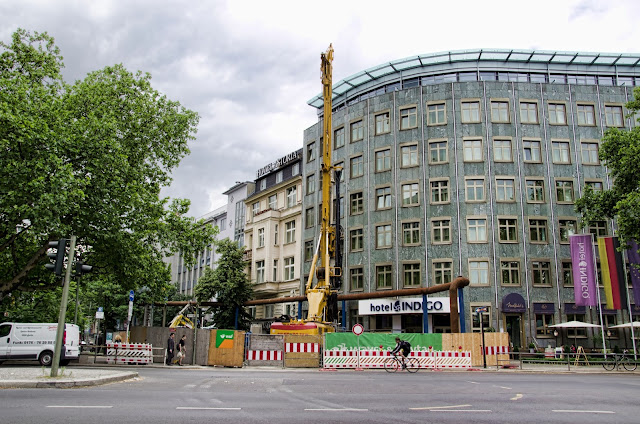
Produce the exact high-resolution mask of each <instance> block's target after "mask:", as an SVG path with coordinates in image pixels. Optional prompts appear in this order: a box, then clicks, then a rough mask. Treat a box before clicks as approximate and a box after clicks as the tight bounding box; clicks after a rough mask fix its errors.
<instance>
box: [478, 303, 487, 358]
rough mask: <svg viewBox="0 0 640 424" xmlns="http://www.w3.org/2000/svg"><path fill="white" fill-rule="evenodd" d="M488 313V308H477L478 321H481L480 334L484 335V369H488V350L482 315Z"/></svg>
mask: <svg viewBox="0 0 640 424" xmlns="http://www.w3.org/2000/svg"><path fill="white" fill-rule="evenodd" d="M484 312H487V308H486V307H481V308H476V314H477V315H478V321H480V332H481V333H482V364H483V366H484V368H487V350H486V348H485V346H484V320H483V319H482V314H483V313H484Z"/></svg>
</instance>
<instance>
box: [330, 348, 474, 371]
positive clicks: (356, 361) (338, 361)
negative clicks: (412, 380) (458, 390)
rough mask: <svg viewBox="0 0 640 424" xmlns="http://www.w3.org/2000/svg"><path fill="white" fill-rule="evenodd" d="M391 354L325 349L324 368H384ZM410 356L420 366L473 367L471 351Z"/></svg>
mask: <svg viewBox="0 0 640 424" xmlns="http://www.w3.org/2000/svg"><path fill="white" fill-rule="evenodd" d="M390 356H391V353H390V352H388V351H380V350H361V351H360V355H358V351H357V350H328V351H324V355H323V364H324V368H357V367H358V366H359V367H360V368H384V363H385V362H386V360H387V359H388V358H389V357H390ZM409 357H410V358H415V359H417V360H418V366H419V367H420V368H434V369H437V368H471V352H463V351H413V352H411V353H410V354H409Z"/></svg>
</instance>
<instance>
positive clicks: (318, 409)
mask: <svg viewBox="0 0 640 424" xmlns="http://www.w3.org/2000/svg"><path fill="white" fill-rule="evenodd" d="M305 411H338V412H344V411H357V412H360V411H368V409H358V408H305Z"/></svg>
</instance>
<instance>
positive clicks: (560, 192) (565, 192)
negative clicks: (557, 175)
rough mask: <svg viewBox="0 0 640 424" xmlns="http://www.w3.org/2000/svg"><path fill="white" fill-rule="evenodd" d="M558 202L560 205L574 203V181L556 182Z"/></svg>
mask: <svg viewBox="0 0 640 424" xmlns="http://www.w3.org/2000/svg"><path fill="white" fill-rule="evenodd" d="M556 200H557V201H558V202H559V203H573V200H574V198H573V181H563V180H558V181H556Z"/></svg>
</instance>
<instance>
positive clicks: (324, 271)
mask: <svg viewBox="0 0 640 424" xmlns="http://www.w3.org/2000/svg"><path fill="white" fill-rule="evenodd" d="M320 59H321V65H320V69H321V71H322V94H323V96H324V124H323V138H322V140H323V143H322V173H321V175H322V223H321V227H320V237H319V239H318V244H317V246H316V250H315V253H314V255H313V260H312V262H311V270H310V271H309V280H308V281H307V285H306V288H305V294H306V297H307V302H308V303H309V312H308V314H307V318H306V319H303V320H291V321H289V322H274V323H273V324H271V334H322V333H326V332H333V331H334V327H333V325H332V321H333V319H335V318H336V317H335V315H336V314H337V290H336V288H338V287H339V286H340V281H341V278H342V268H341V265H342V259H341V254H340V244H339V243H337V239H339V231H340V230H339V228H340V224H339V217H340V213H339V210H337V211H336V214H335V215H336V228H333V227H331V223H330V218H331V184H332V178H331V171H332V170H335V171H336V178H335V181H336V182H339V180H340V172H341V169H338V168H335V167H333V166H331V151H332V146H331V136H332V128H331V113H332V110H331V107H332V106H331V96H332V87H331V85H332V62H333V46H332V45H329V48H328V49H327V51H326V53H322V54H321V55H320ZM336 187H339V184H337V186H336ZM336 198H339V195H338V194H337V193H336ZM336 205H339V202H336ZM336 207H339V206H336ZM331 258H334V263H333V266H331V265H332V264H331ZM318 262H319V265H318ZM314 274H315V277H316V279H317V282H316V285H315V286H314V285H313V279H314ZM332 282H333V284H332Z"/></svg>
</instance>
